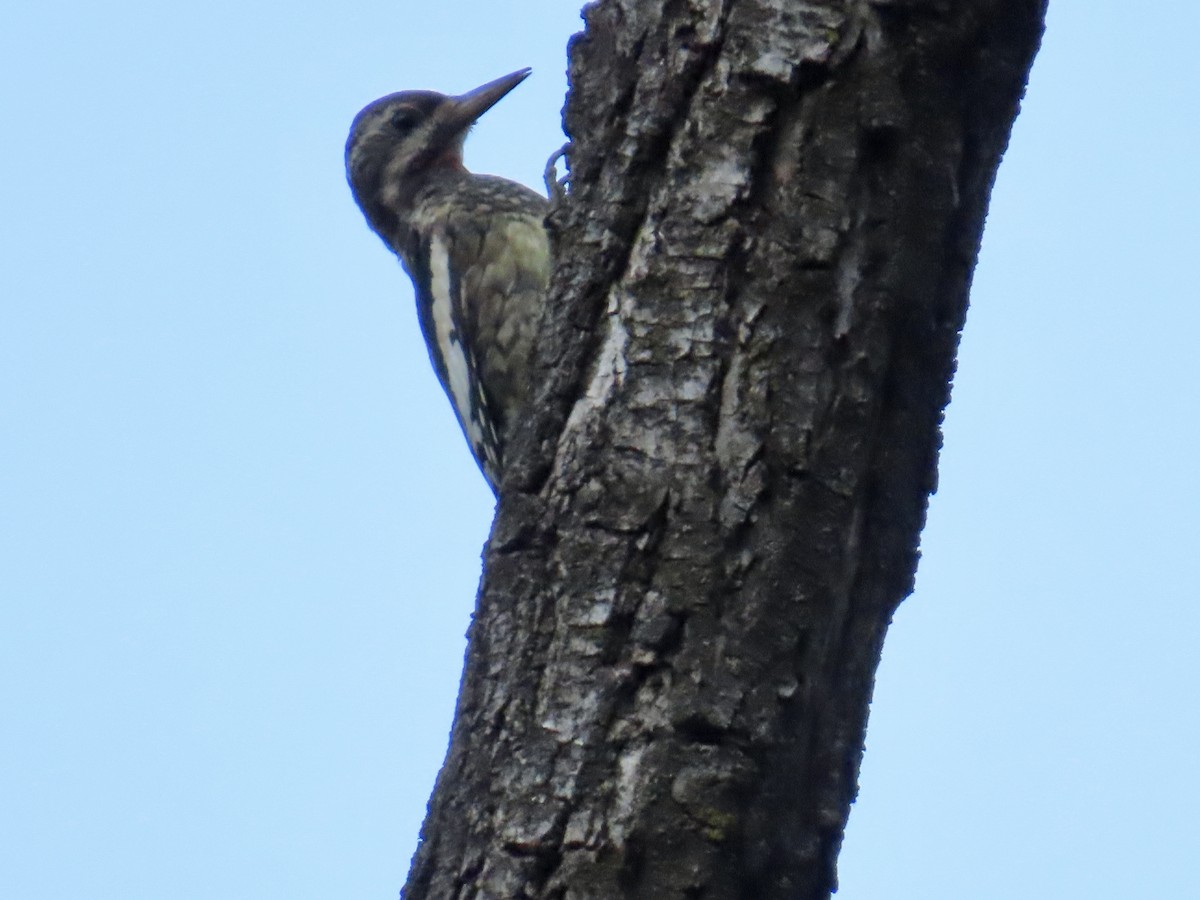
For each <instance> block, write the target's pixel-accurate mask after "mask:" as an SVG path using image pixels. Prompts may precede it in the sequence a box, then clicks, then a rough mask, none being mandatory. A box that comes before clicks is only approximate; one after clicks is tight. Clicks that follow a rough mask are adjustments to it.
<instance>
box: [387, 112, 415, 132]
mask: <svg viewBox="0 0 1200 900" xmlns="http://www.w3.org/2000/svg"><path fill="white" fill-rule="evenodd" d="M417 118H418V117H417V111H416V110H415V109H412V108H411V107H407V106H404V107H401V108H400V109H395V110H392V115H391V119H390V121H391V123H392V127H393V128H395V129H396V130H397V131H399V132H409V131H412V129H413V126H415V125H416V124H417Z"/></svg>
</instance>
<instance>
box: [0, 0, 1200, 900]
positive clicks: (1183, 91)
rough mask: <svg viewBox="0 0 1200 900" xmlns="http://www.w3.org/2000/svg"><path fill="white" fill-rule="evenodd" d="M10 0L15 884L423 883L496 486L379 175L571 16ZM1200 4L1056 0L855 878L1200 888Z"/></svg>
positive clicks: (876, 721)
mask: <svg viewBox="0 0 1200 900" xmlns="http://www.w3.org/2000/svg"><path fill="white" fill-rule="evenodd" d="M408 6H409V5H408V4H384V3H358V4H350V5H346V4H332V3H330V4H319V3H313V4H301V5H299V6H297V5H295V4H285V3H282V2H261V0H250V2H248V3H232V2H229V0H217V2H210V3H207V4H187V5H176V6H171V7H163V6H157V5H150V4H142V3H137V2H131V0H126V2H116V3H109V4H105V5H103V6H96V5H91V4H82V3H71V2H67V3H57V4H55V3H47V4H41V5H37V6H35V5H33V4H20V5H19V6H18V7H17V8H15V9H12V10H8V11H7V12H6V14H5V22H4V25H3V27H2V28H0V110H2V111H3V118H4V121H5V129H4V140H3V141H2V142H0V208H2V209H3V211H4V216H3V219H2V220H0V229H2V230H3V232H2V234H0V423H3V426H2V427H3V431H2V433H0V435H2V437H0V457H2V458H3V464H2V465H0V721H2V722H3V726H2V727H3V740H2V741H0V773H2V774H0V847H2V848H3V849H2V850H0V896H4V897H14V898H17V897H19V898H22V900H60V898H63V900H65V898H76V897H83V896H86V897H96V898H120V900H160V898H164V897H171V898H175V900H190V898H196V900H199V898H205V900H210V898H214V897H219V898H222V900H271V898H276V897H278V898H283V897H287V898H288V900H310V898H311V900H327V898H332V897H339V898H343V897H355V898H368V897H377V898H385V897H394V896H396V894H397V892H398V890H399V888H400V885H401V884H402V882H403V879H404V875H405V872H406V871H407V866H408V859H409V855H410V854H411V852H412V849H413V846H414V844H415V841H416V835H417V829H418V826H419V823H420V820H421V817H422V815H423V813H424V805H425V801H426V799H427V797H428V793H429V790H430V788H431V786H432V782H433V778H434V775H435V773H436V771H437V767H438V765H439V764H440V762H441V759H442V755H443V753H444V751H445V740H446V734H447V730H448V728H449V722H450V716H451V713H452V709H453V703H454V696H455V693H456V689H457V681H458V675H459V671H460V667H461V662H462V652H463V637H462V635H463V633H464V631H465V629H466V626H467V622H468V617H469V614H470V610H471V606H472V603H473V599H474V591H475V587H476V584H477V580H478V575H479V553H480V549H481V546H482V543H483V541H484V539H485V537H486V534H487V530H488V525H489V523H490V516H491V497H490V494H489V492H488V490H487V487H486V486H485V484H484V482H483V479H482V478H481V477H480V476H479V474H478V472H477V471H476V470H475V467H474V463H473V462H472V461H471V459H470V456H469V454H468V453H467V451H466V449H465V446H464V444H463V442H462V438H461V436H460V434H459V432H458V428H457V426H456V424H455V423H454V420H453V416H452V414H451V412H450V408H449V405H448V404H447V403H446V402H445V400H444V398H443V396H442V395H441V392H440V389H439V388H438V387H437V385H436V382H435V381H434V378H433V375H432V372H431V371H430V368H429V364H428V360H427V358H426V354H425V350H424V347H423V346H422V343H421V339H420V336H419V334H418V331H417V325H416V318H415V315H414V312H413V308H412V298H411V291H410V288H409V286H408V283H407V281H406V279H405V278H404V277H403V275H402V273H401V272H400V270H399V268H398V266H397V264H396V263H395V261H394V259H393V258H392V257H391V256H390V255H389V254H388V253H387V252H386V251H385V250H384V249H383V247H382V245H381V244H380V243H379V241H378V240H377V239H376V238H375V237H374V236H373V235H372V234H371V233H370V232H369V231H368V230H367V228H366V226H365V224H364V223H363V221H362V218H361V216H360V214H359V213H358V211H357V209H356V208H355V207H354V205H353V203H352V201H351V199H350V196H349V193H348V191H347V189H346V186H345V182H344V177H343V174H342V160H341V153H342V145H343V141H344V139H345V132H346V129H347V127H348V126H349V122H350V119H351V118H352V117H353V115H354V113H355V112H356V111H357V110H358V109H359V107H361V106H362V105H363V104H365V103H366V102H368V101H370V100H372V99H374V98H375V97H377V96H379V95H381V94H384V93H388V92H390V91H393V90H397V89H401V88H406V87H428V88H435V89H441V90H446V91H452V92H457V91H461V90H465V89H467V88H470V87H473V86H475V85H477V84H480V83H482V82H484V81H487V80H489V79H491V78H494V77H496V76H498V75H501V74H504V73H506V72H509V71H512V70H514V69H517V68H520V67H523V66H527V65H528V66H532V67H533V68H534V75H533V76H532V77H531V78H530V79H529V80H528V81H527V82H526V83H525V84H523V85H522V86H521V87H520V88H519V89H518V90H516V91H515V92H514V93H513V94H512V95H510V96H509V97H508V98H506V99H505V100H504V101H503V103H502V104H500V106H498V107H497V108H496V110H494V111H493V112H492V113H490V114H489V115H488V116H487V117H486V118H485V120H484V122H483V123H482V124H481V125H480V126H479V127H478V128H477V129H476V131H475V133H474V135H473V137H472V139H471V141H470V142H469V144H468V163H469V164H470V165H471V166H472V167H474V168H476V169H478V170H481V171H490V172H495V173H498V174H503V175H507V176H509V177H513V178H516V179H519V180H522V181H524V182H526V183H528V184H531V185H535V186H536V185H538V184H539V183H540V177H541V170H542V166H543V164H544V162H545V159H546V157H547V156H548V155H549V153H550V152H552V151H553V150H554V149H556V148H557V147H558V146H559V145H560V144H561V143H562V140H563V138H562V135H561V132H560V130H559V118H558V117H559V111H560V108H561V105H562V99H563V93H564V91H565V86H566V84H565V76H564V67H565V44H566V40H567V38H568V37H569V36H570V34H571V33H572V32H573V31H575V30H576V28H577V27H578V19H577V13H576V11H575V10H574V9H573V8H572V5H571V4H562V3H551V2H548V0H527V2H525V3H522V4H520V5H512V6H505V5H502V4H484V3H476V2H463V3H457V4H455V3H445V4H442V5H440V6H436V8H435V5H432V4H420V9H410V8H407V7H408ZM1197 33H1200V13H1197V12H1196V11H1195V10H1194V9H1192V7H1190V6H1189V5H1186V4H1173V3H1168V2H1165V0H1148V2H1147V3H1145V4H1143V5H1141V6H1140V7H1139V9H1138V11H1137V13H1136V15H1133V14H1131V13H1130V11H1129V7H1128V5H1127V4H1123V3H1116V2H1109V0H1091V2H1085V0H1054V2H1053V6H1052V9H1051V14H1050V30H1049V32H1048V34H1047V37H1046V41H1045V45H1044V48H1043V52H1042V55H1041V56H1040V58H1039V60H1038V63H1037V65H1036V67H1035V69H1034V73H1033V78H1032V83H1031V86H1030V91H1029V96H1028V99H1027V102H1026V104H1025V109H1024V112H1023V113H1022V116H1021V118H1020V120H1019V121H1018V123H1017V126H1016V129H1015V132H1014V135H1013V141H1012V145H1011V148H1010V151H1009V153H1008V155H1007V157H1006V159H1005V162H1004V165H1003V167H1002V168H1001V171H1000V177H999V180H998V183H997V187H996V192H995V195H994V199H993V204H992V208H991V213H990V216H989V222H988V229H987V233H986V235H985V238H984V246H983V253H982V257H981V260H980V264H979V268H978V270H977V274H976V279H975V287H974V292H973V299H972V306H971V312H970V315H969V318H968V323H967V329H966V332H965V336H964V339H963V344H962V352H961V355H960V366H959V373H958V377H957V380H956V384H955V388H954V400H953V402H952V404H951V407H950V409H949V412H948V418H947V422H946V448H945V451H944V453H943V456H942V467H941V487H940V491H939V493H938V495H937V496H936V497H935V498H934V500H933V503H932V507H931V511H930V520H929V526H928V528H927V530H926V533H925V536H924V541H923V554H924V555H923V560H922V563H921V569H920V572H919V575H918V588H917V592H916V594H914V596H913V597H911V598H910V599H909V600H908V601H907V602H906V603H905V604H904V605H903V606H902V607H901V609H900V611H899V612H898V614H897V616H896V622H895V625H894V627H893V630H892V633H891V635H890V637H889V640H888V644H887V647H886V650H885V654H884V660H883V665H882V667H881V669H880V673H879V681H878V685H877V690H876V698H875V704H874V708H873V712H872V721H871V727H870V731H869V733H868V748H867V756H866V761H865V764H864V768H863V775H862V791H861V795H860V798H859V801H858V803H857V804H856V805H855V807H854V810H853V812H852V814H851V819H850V825H849V829H848V832H847V838H846V847H845V851H844V853H843V856H842V864H841V874H842V891H841V893H840V894H839V896H841V897H846V898H852V900H881V898H882V900H890V898H897V900H908V898H921V900H941V898H946V900H951V898H954V900H961V898H982V900H988V898H997V900H999V898H1011V897H1014V896H1045V897H1058V898H1075V897H1080V898H1082V897H1086V898H1089V900H1095V898H1123V900H1124V898H1129V897H1164V898H1166V897H1170V898H1175V897H1185V896H1200V874H1197V867H1196V865H1195V860H1196V859H1197V858H1198V856H1200V837H1198V835H1200V829H1197V828H1196V826H1195V821H1194V819H1195V815H1194V811H1195V809H1197V808H1198V807H1200V776H1198V775H1197V773H1196V765H1195V762H1194V756H1195V749H1194V748H1195V746H1196V745H1197V742H1198V741H1200V703H1198V702H1197V684H1198V682H1200V653H1198V652H1197V650H1196V646H1195V645H1196V641H1197V635H1198V634H1200V602H1198V601H1200V588H1198V585H1200V540H1198V529H1197V525H1196V520H1197V509H1198V507H1200V478H1198V477H1197V474H1196V468H1197V466H1196V460H1197V459H1198V458H1200V447H1198V446H1197V445H1198V444H1200V440H1198V436H1197V422H1200V400H1198V398H1197V394H1198V388H1200V360H1198V354H1197V352H1196V341H1197V334H1198V333H1200V314H1198V313H1197V299H1198V293H1197V289H1196V286H1195V282H1196V276H1195V273H1194V265H1193V260H1194V256H1195V246H1196V243H1197V238H1198V237H1200V235H1198V233H1197V232H1198V230H1200V229H1198V228H1197V213H1196V209H1197V201H1198V199H1200V196H1198V194H1200V191H1198V190H1197V188H1198V182H1200V179H1198V176H1197V166H1196V163H1195V159H1196V155H1197V150H1198V144H1200V126H1198V125H1197V122H1198V115H1197V100H1196V97H1197V88H1198V86H1200V63H1198V62H1197V54H1196V53H1195V46H1194V44H1195V35H1196V34H1197Z"/></svg>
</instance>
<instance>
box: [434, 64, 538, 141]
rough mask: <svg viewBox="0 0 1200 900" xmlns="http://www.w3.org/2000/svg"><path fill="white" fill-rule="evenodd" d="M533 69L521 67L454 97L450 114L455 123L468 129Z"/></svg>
mask: <svg viewBox="0 0 1200 900" xmlns="http://www.w3.org/2000/svg"><path fill="white" fill-rule="evenodd" d="M532 71H533V70H532V69H519V70H518V71H516V72H513V73H512V74H510V75H505V76H503V77H502V78H497V79H496V80H495V81H489V82H488V83H487V84H484V85H481V86H479V87H477V88H475V90H473V91H467V92H466V93H465V94H459V95H458V96H457V97H455V98H454V105H453V111H452V112H451V114H450V117H451V119H452V120H453V123H454V125H456V126H457V127H458V128H461V129H466V128H467V127H468V126H470V125H471V124H472V123H474V122H475V120H476V119H478V118H479V117H480V116H482V115H483V114H484V113H485V112H487V111H488V110H489V109H491V108H492V107H493V106H495V105H496V104H497V103H499V102H500V100H501V98H503V97H504V95H505V94H507V93H508V92H509V91H511V90H512V89H513V88H515V87H516V86H517V85H518V84H520V83H521V82H522V81H524V80H525V79H526V78H528V77H529V73H530V72H532Z"/></svg>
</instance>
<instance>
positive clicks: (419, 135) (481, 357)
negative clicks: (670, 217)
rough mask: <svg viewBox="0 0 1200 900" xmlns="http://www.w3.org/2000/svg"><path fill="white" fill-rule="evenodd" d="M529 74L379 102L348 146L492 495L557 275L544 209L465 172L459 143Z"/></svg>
mask: <svg viewBox="0 0 1200 900" xmlns="http://www.w3.org/2000/svg"><path fill="white" fill-rule="evenodd" d="M526 75H528V70H524V71H522V72H514V73H513V74H512V75H508V76H505V77H504V78H500V79H497V80H496V81H493V82H490V83H489V84H486V85H484V86H483V87H480V88H477V89H476V90H474V91H471V92H469V93H467V94H463V95H462V96H459V97H448V96H445V95H443V94H436V93H433V92H431V91H406V92H403V93H399V94H392V95H390V96H387V97H384V98H382V99H380V100H376V101H375V102H374V103H372V104H370V105H369V106H367V107H366V108H365V109H363V111H362V112H360V113H359V114H358V116H357V117H356V118H355V120H354V124H353V126H352V127H351V130H350V138H349V140H348V141H347V143H346V173H347V178H348V179H349V182H350V187H351V190H352V191H353V193H354V199H355V200H356V201H357V202H358V205H359V206H360V207H361V209H362V211H363V214H364V215H365V216H366V217H367V222H368V223H369V224H370V226H371V228H372V229H373V230H374V231H375V232H376V233H377V234H378V235H379V236H380V237H381V238H383V241H384V243H385V244H387V245H388V247H390V248H391V249H392V250H393V251H394V252H395V253H396V255H397V256H399V257H400V261H401V262H402V263H403V265H404V269H405V271H406V272H408V274H409V277H410V278H412V281H413V285H414V287H415V289H416V296H417V315H418V319H419V320H420V323H421V330H422V332H423V334H424V336H425V342H426V344H427V345H428V347H429V356H430V359H431V361H432V363H433V367H434V371H435V372H436V373H437V376H438V380H439V381H441V383H442V387H443V388H445V390H446V394H447V395H448V396H449V398H450V402H451V404H452V405H453V407H454V411H455V414H456V415H457V417H458V421H459V424H460V425H461V426H462V429H463V433H464V434H465V435H466V438H467V441H468V443H469V444H470V446H471V450H472V452H473V453H474V454H475V458H476V460H477V461H478V462H479V466H480V468H481V469H482V470H483V474H484V476H485V477H486V478H487V480H488V483H489V484H490V485H491V486H492V489H493V490H495V489H496V488H497V486H498V485H499V481H500V475H501V472H502V471H503V469H502V467H503V463H504V447H505V442H506V440H507V438H508V435H509V431H510V429H511V428H512V427H513V423H514V421H515V420H516V417H517V415H518V413H519V411H520V409H521V407H522V406H524V404H525V402H526V400H527V398H528V395H529V390H530V385H529V358H530V353H531V349H532V344H533V339H534V332H535V330H536V327H537V322H538V318H539V317H540V313H541V308H542V303H543V302H544V297H545V291H546V283H547V280H548V279H549V275H550V248H549V241H548V239H547V237H546V231H545V226H544V224H543V222H544V219H545V216H546V213H547V211H548V206H549V204H548V203H547V201H546V200H545V199H544V198H543V197H541V196H540V195H538V194H537V193H535V192H534V191H532V190H530V189H529V188H527V187H525V186H523V185H520V184H517V183H516V182H513V181H508V180H506V179H503V178H496V177H494V176H490V175H474V174H472V173H470V172H468V171H467V170H466V169H465V168H464V167H463V165H462V145H463V141H464V139H465V138H466V134H467V131H468V130H469V129H470V127H471V125H472V124H473V123H474V121H475V120H476V119H477V118H478V117H479V116H480V115H482V114H483V113H484V112H485V111H486V110H487V109H489V108H490V107H491V106H492V105H493V104H494V103H496V101H498V100H499V99H500V98H501V97H503V96H504V95H505V94H507V93H508V92H509V91H510V90H512V88H514V87H516V85H517V84H519V83H520V82H521V81H522V80H523V79H524V78H525V77H526Z"/></svg>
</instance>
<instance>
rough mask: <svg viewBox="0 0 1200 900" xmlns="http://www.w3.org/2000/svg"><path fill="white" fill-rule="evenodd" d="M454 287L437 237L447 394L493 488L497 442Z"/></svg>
mask: <svg viewBox="0 0 1200 900" xmlns="http://www.w3.org/2000/svg"><path fill="white" fill-rule="evenodd" d="M454 287H455V285H454V282H453V280H452V278H451V274H450V248H449V247H448V246H447V244H446V241H445V240H444V239H443V235H441V234H438V233H435V234H434V235H433V236H432V237H431V238H430V241H429V293H430V294H431V295H432V296H431V301H432V302H431V305H430V314H431V318H432V319H433V333H434V339H435V340H436V341H437V352H438V355H439V356H441V358H442V365H443V366H444V367H445V370H446V385H445V387H446V392H447V393H448V394H449V395H450V402H451V404H452V405H453V406H454V413H455V415H457V416H458V423H459V424H460V425H461V426H462V430H463V434H465V435H466V437H467V442H468V443H469V444H470V445H471V449H472V450H473V451H474V453H475V456H476V458H477V459H479V461H480V463H481V467H482V468H483V470H484V474H485V475H486V476H487V479H488V481H489V482H492V483H493V485H494V480H495V477H496V473H497V470H498V468H499V460H498V459H497V458H496V438H495V435H494V434H490V433H489V428H488V425H489V423H488V422H487V410H486V409H485V408H484V397H483V396H482V394H481V393H480V388H481V386H480V384H479V383H478V377H477V373H476V370H475V366H474V360H473V359H471V358H470V357H469V356H468V353H469V351H468V349H467V348H466V346H465V345H464V344H463V334H462V331H461V329H460V328H459V326H458V314H459V309H458V306H457V303H456V299H455V297H454Z"/></svg>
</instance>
